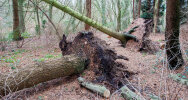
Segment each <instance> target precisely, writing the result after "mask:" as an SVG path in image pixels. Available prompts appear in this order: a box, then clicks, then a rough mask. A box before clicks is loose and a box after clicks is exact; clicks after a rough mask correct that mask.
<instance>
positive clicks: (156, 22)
mask: <svg viewBox="0 0 188 100" xmlns="http://www.w3.org/2000/svg"><path fill="white" fill-rule="evenodd" d="M159 2H160V0H156V3H155V7H154V9H155V10H154V28H153V33H154V34H156V33H157V25H158V20H159V9H160V4H159Z"/></svg>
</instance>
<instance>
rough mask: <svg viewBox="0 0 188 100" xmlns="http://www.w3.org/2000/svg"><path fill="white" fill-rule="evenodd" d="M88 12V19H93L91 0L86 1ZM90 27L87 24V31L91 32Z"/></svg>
mask: <svg viewBox="0 0 188 100" xmlns="http://www.w3.org/2000/svg"><path fill="white" fill-rule="evenodd" d="M86 10H87V15H86V16H87V17H88V18H91V0H86ZM89 29H90V26H89V25H88V24H85V30H89Z"/></svg>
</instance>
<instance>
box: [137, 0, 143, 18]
mask: <svg viewBox="0 0 188 100" xmlns="http://www.w3.org/2000/svg"><path fill="white" fill-rule="evenodd" d="M141 2H142V0H139V4H138V17H139V18H140V11H141Z"/></svg>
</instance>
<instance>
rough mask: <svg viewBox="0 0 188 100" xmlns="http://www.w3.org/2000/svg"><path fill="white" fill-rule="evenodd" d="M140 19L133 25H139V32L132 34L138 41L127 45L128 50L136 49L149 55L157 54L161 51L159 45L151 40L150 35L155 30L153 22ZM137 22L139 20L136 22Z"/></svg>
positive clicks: (130, 41)
mask: <svg viewBox="0 0 188 100" xmlns="http://www.w3.org/2000/svg"><path fill="white" fill-rule="evenodd" d="M140 20H141V19H138V21H139V23H138V22H134V24H133V25H139V28H138V30H136V31H135V32H132V35H134V36H136V38H137V41H133V40H129V41H128V42H127V44H126V47H127V48H131V49H135V50H136V51H144V52H148V53H151V54H153V53H156V52H157V51H159V49H160V48H159V44H158V43H156V42H154V41H152V40H151V39H149V36H150V33H152V30H153V20H151V19H149V20H144V21H143V20H142V21H140ZM136 21H137V20H136Z"/></svg>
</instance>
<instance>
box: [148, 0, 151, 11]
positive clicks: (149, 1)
mask: <svg viewBox="0 0 188 100" xmlns="http://www.w3.org/2000/svg"><path fill="white" fill-rule="evenodd" d="M150 9H151V0H148V1H147V11H149V10H150Z"/></svg>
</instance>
